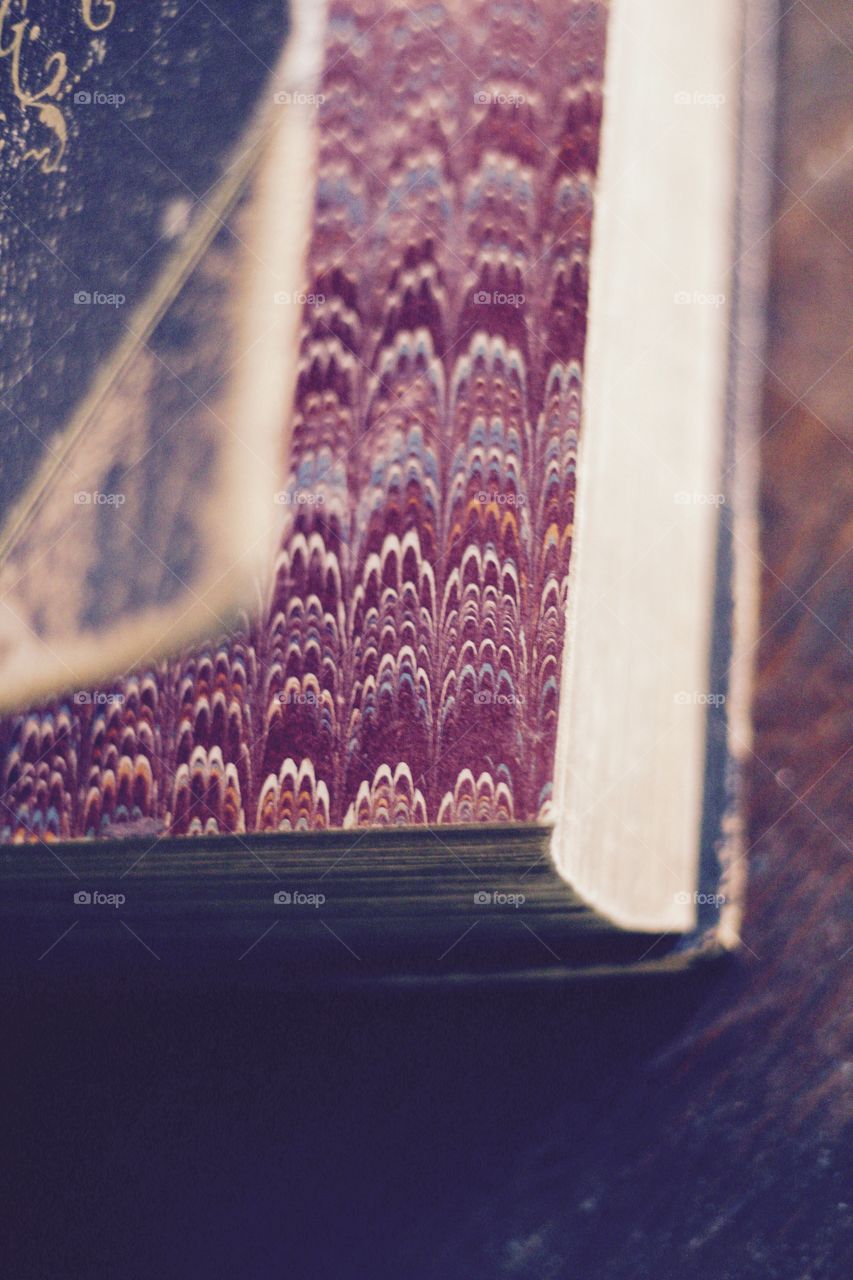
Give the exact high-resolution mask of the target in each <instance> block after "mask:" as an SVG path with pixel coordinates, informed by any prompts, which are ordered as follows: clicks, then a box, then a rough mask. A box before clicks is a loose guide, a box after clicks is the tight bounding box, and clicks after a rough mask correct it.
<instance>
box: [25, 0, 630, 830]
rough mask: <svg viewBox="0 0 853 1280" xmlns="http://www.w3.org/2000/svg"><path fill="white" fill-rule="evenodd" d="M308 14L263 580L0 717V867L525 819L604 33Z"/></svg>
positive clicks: (413, 16) (546, 661)
mask: <svg viewBox="0 0 853 1280" xmlns="http://www.w3.org/2000/svg"><path fill="white" fill-rule="evenodd" d="M331 10H332V12H331V21H330V27H329V33H328V39H327V51H326V60H325V65H326V71H325V74H324V78H323V83H322V86H321V94H322V101H321V103H320V106H319V116H320V156H319V176H318V187H317V196H316V210H315V219H314V229H313V239H312V244H311V250H310V262H309V285H308V289H307V291H306V297H305V299H304V301H303V302H302V305H303V306H304V326H303V333H302V346H301V363H300V372H299V381H298V387H297V392H296V398H295V405H294V419H293V422H294V426H293V446H292V459H291V463H292V469H291V475H290V477H289V479H288V480H287V482H286V484H285V485H284V487H283V489H282V492H281V494H280V495H279V501H281V502H282V504H283V506H284V507H285V509H286V514H287V528H286V531H285V534H284V536H283V539H282V543H281V547H280V550H279V553H278V558H277V564H276V569H275V574H274V580H273V581H272V582H270V583H269V584H268V586H267V589H266V592H265V595H264V598H263V599H259V605H258V609H257V611H256V614H255V616H253V617H251V618H247V619H245V620H244V622H243V624H242V625H241V626H239V627H237V628H236V629H235V630H233V631H232V632H231V634H230V635H228V636H227V637H225V638H222V639H219V640H217V641H215V642H212V643H211V644H209V645H207V646H205V647H201V648H199V649H198V650H197V651H195V652H193V653H191V654H189V655H185V656H183V657H181V658H179V659H176V660H174V661H171V662H168V663H158V664H157V665H155V666H152V667H151V668H150V669H148V670H145V671H140V672H138V673H135V674H133V675H130V676H128V677H126V678H123V679H122V680H120V681H117V682H116V683H115V685H113V686H111V687H110V688H104V689H101V690H90V691H87V692H81V691H76V692H74V691H72V692H71V693H69V694H68V695H67V696H66V697H64V698H60V699H57V700H55V701H54V702H53V703H52V704H51V705H50V706H46V707H42V708H39V709H36V710H32V711H28V712H26V713H25V714H21V715H19V716H15V717H9V718H7V719H6V720H5V721H4V722H3V724H2V742H0V746H2V750H3V784H2V787H3V800H2V826H3V837H4V839H6V840H9V839H28V838H29V839H32V838H39V837H41V838H68V837H72V836H84V835H99V834H110V835H115V834H117V833H118V831H119V829H125V830H132V831H136V830H138V831H149V830H150V831H155V830H158V829H162V830H168V831H170V832H171V833H173V834H176V835H182V834H199V833H204V832H225V831H238V832H242V831H274V830H279V829H292V828H297V827H301V828H322V827H329V826H333V827H334V826H361V825H370V824H384V823H398V824H400V823H402V824H424V823H455V822H479V821H506V820H513V819H515V820H518V819H521V820H536V819H539V818H542V817H546V816H547V813H548V807H549V800H550V795H551V782H552V773H553V767H554V749H555V736H556V724H557V706H558V697H559V679H560V666H561V654H562V646H563V630H564V614H565V604H566V586H567V572H568V566H569V555H570V550H571V539H572V521H573V512H574V494H575V461H576V449H577V438H578V426H579V415H580V402H581V391H582V361H583V351H584V337H585V325H586V306H587V282H588V257H589V245H590V233H591V226H592V213H593V192H594V180H595V172H596V162H597V154H598V141H599V126H600V118H601V103H602V98H601V82H602V71H603V58H604V46H605V27H606V7H605V6H604V5H602V4H595V3H589V2H588V0H584V2H583V3H580V4H577V3H567V2H566V0H559V2H558V0H541V2H539V3H534V2H533V0H470V2H469V3H463V2H462V0H445V3H443V4H442V3H437V2H433V3H419V2H418V0H411V3H409V4H402V3H392V4H389V5H386V4H384V3H379V0H362V2H361V3H343V2H342V0H333V3H332V5H331ZM126 824H131V825H129V826H128V825H126Z"/></svg>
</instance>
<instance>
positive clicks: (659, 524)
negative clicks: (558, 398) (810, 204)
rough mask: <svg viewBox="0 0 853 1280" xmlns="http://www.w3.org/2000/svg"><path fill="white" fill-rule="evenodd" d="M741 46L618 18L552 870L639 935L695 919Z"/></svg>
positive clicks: (709, 17)
mask: <svg viewBox="0 0 853 1280" xmlns="http://www.w3.org/2000/svg"><path fill="white" fill-rule="evenodd" d="M738 25H739V23H738V6H737V5H736V4H735V3H734V2H733V0H718V2H717V3H715V4H713V5H696V6H693V5H691V6H687V5H684V4H683V2H682V0H616V2H615V3H614V4H613V7H612V12H611V17H610V29H609V36H608V58H607V74H606V80H605V111H604V125H603V137H602V167H601V172H600V176H599V187H598V194H597V204H596V213H595V224H594V239H593V253H592V265H591V298H590V325H589V339H588V346H587V356H586V376H585V389H584V421H583V432H582V441H581V447H580V460H579V467H578V477H579V479H578V508H577V518H576V524H575V546H574V551H573V557H572V566H571V585H570V592H569V620H568V634H567V638H566V647H565V658H564V671H563V686H562V701H561V721H560V741H559V744H558V756H557V767H556V779H555V802H556V803H555V813H556V822H557V825H556V830H555V837H554V855H555V858H556V861H557V863H558V866H559V868H560V870H561V871H562V872H563V874H564V875H565V876H566V877H567V878H568V879H569V880H570V881H571V883H572V884H573V886H574V887H575V888H576V889H577V890H578V891H579V892H580V893H581V894H582V895H584V896H585V897H586V898H587V899H588V900H589V901H590V902H591V903H592V904H593V905H595V906H596V907H598V908H600V909H601V910H603V911H604V912H605V913H606V914H607V915H609V916H610V917H611V918H612V919H614V920H615V921H617V922H618V923H620V924H623V925H626V926H633V927H638V928H650V929H652V928H653V929H660V930H663V929H673V930H681V929H685V928H687V927H689V926H691V925H692V923H693V920H694V904H693V900H692V897H693V892H694V889H695V887H696V868H697V859H698V842H699V825H700V814H701V803H702V791H703V758H704V730H705V710H706V705H707V701H706V700H707V698H708V697H709V696H710V695H712V694H714V692H715V691H713V690H709V689H708V649H709V630H710V607H711V601H712V589H713V568H714V542H715V532H716V526H717V520H718V507H717V505H716V504H717V502H718V501H719V497H718V495H719V492H720V489H721V481H720V456H721V443H722V438H723V422H724V394H725V370H726V344H727V339H728V328H727V320H728V302H727V300H724V295H726V293H727V292H728V288H729V284H728V273H729V268H730V265H731V223H732V212H733V192H734V168H735V164H734V162H735V155H734V147H735V140H734V133H735V129H736V124H737V118H736V117H737V111H736V106H737V104H736V95H737V85H738V60H739V55H740V41H739V35H738ZM688 899H689V900H688Z"/></svg>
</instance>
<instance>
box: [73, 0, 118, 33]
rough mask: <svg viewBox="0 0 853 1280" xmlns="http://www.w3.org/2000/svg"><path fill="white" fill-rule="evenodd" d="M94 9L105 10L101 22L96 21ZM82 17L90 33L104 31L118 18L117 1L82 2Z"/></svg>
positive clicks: (96, 0)
mask: <svg viewBox="0 0 853 1280" xmlns="http://www.w3.org/2000/svg"><path fill="white" fill-rule="evenodd" d="M93 9H104V10H106V12H105V13H103V14H102V15H101V20H100V22H98V21H96V19H95V16H94V13H93ZM81 16H82V18H83V21H84V22H85V24H86V26H87V27H88V28H89V30H90V31H103V29H104V27H108V26H109V25H110V23H111V22H112V20H113V18H114V17H115V16H116V5H115V0H81Z"/></svg>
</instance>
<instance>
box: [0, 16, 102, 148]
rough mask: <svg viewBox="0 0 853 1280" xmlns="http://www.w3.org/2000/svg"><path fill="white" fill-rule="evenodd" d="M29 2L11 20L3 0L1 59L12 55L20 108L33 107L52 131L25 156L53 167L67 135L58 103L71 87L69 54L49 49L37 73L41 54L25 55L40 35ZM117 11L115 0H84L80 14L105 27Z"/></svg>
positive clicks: (88, 23) (12, 76)
mask: <svg viewBox="0 0 853 1280" xmlns="http://www.w3.org/2000/svg"><path fill="white" fill-rule="evenodd" d="M28 2H29V0H19V16H18V18H17V21H12V20H11V19H12V18H14V17H15V15H14V14H12V13H11V8H12V0H0V59H7V60H8V68H9V83H10V85H11V89H12V93H13V95H14V97H15V99H16V101H17V103H18V105H19V107H20V109H21V111H22V112H24V113H25V114H26V113H27V112H30V111H32V112H34V113H35V115H36V116H37V117H38V120H39V121H40V123H41V124H42V125H44V126H45V128H46V129H47V130H48V131H49V132H50V134H51V135H52V137H51V139H50V141H49V142H47V143H45V144H44V145H41V146H37V147H29V148H28V149H27V150H26V151H25V152H24V159H25V160H29V159H34V160H38V161H39V168H40V169H41V171H42V173H53V172H54V170H56V169H57V168H58V167H59V165H60V163H61V161H62V157H63V156H64V155H65V148H66V144H67V141H68V126H67V124H66V121H65V116H64V115H63V112H62V109H61V107H60V106H59V105H58V104H59V103H60V102H61V101H62V99H63V97H64V96H65V94H66V93H67V92H68V89H69V88H70V85H69V83H68V58H67V56H66V54H65V53H64V52H63V51H62V50H57V51H56V52H54V53H51V54H49V55H48V56H47V57H46V58H45V59H44V61H43V62H42V64H41V69H40V73H39V71H38V70H37V58H35V57H33V56H30V57H25V50H28V48H29V46H30V45H32V44H35V43H36V42H37V41H38V40H39V38H40V37H41V27H40V26H39V24H38V23H37V22H34V21H32V20H31V19H30V18H29V17H28V15H27V5H28ZM115 13H116V4H115V0H80V18H81V19H82V21H83V24H84V25H85V26H86V27H87V28H88V30H89V31H103V30H104V29H105V28H106V27H108V26H109V25H110V23H111V22H112V20H113V18H114V17H115ZM3 118H4V119H5V118H6V117H3Z"/></svg>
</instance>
